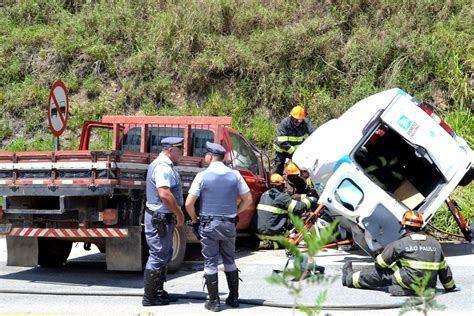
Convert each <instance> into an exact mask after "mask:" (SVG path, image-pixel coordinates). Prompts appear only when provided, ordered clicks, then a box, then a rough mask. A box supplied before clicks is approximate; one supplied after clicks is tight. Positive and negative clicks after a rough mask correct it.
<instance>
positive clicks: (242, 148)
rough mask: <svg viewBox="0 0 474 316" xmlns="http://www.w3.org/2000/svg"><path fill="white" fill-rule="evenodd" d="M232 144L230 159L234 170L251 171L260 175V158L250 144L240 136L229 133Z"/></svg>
mask: <svg viewBox="0 0 474 316" xmlns="http://www.w3.org/2000/svg"><path fill="white" fill-rule="evenodd" d="M229 138H230V142H231V144H232V149H233V150H232V152H231V153H230V159H231V160H232V165H233V166H234V168H241V169H247V170H250V171H251V172H252V173H253V174H255V175H260V172H259V171H260V170H259V164H258V158H257V155H256V154H255V152H254V151H253V149H252V148H251V147H250V145H249V144H247V142H246V141H245V140H244V139H243V138H242V137H241V136H240V135H238V134H234V133H229Z"/></svg>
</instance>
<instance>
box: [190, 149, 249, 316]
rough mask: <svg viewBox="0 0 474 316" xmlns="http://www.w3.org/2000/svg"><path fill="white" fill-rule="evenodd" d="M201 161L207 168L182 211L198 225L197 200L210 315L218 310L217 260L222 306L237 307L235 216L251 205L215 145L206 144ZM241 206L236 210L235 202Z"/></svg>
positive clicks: (236, 175)
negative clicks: (224, 293)
mask: <svg viewBox="0 0 474 316" xmlns="http://www.w3.org/2000/svg"><path fill="white" fill-rule="evenodd" d="M206 150H207V153H206V155H205V158H204V159H205V161H206V162H208V163H209V167H208V168H207V169H206V170H204V171H202V172H200V173H198V174H197V175H196V177H195V178H194V181H193V183H192V184H191V187H190V188H189V192H188V197H187V198H186V210H187V212H188V214H189V216H190V217H191V221H192V222H193V223H196V222H197V221H198V218H197V215H196V210H195V206H194V204H195V203H196V200H197V199H198V197H200V203H201V208H200V217H199V221H200V225H199V235H200V237H201V239H200V242H201V253H202V256H203V257H204V279H205V282H206V283H205V284H206V286H207V291H208V294H209V300H208V301H206V303H205V305H204V307H205V308H206V309H208V310H210V311H213V312H218V311H220V310H221V305H220V299H219V287H218V277H217V264H218V260H219V256H221V257H222V261H223V263H224V271H225V276H226V278H227V285H228V286H229V296H228V297H227V299H226V300H225V303H226V304H227V305H229V306H231V307H238V306H239V274H238V270H237V266H236V265H235V237H236V235H237V232H236V224H237V223H236V220H237V218H238V217H237V215H238V214H239V213H241V212H243V211H244V210H245V209H248V208H249V207H250V205H251V204H252V195H251V193H250V190H249V187H248V186H247V183H246V182H245V180H244V179H243V178H242V176H241V175H240V173H239V172H238V171H236V170H232V169H230V168H229V167H227V166H226V165H224V163H223V162H222V161H223V159H224V156H225V154H226V150H225V148H224V147H222V146H221V145H219V144H214V143H210V142H207V143H206ZM238 197H240V199H241V200H242V202H241V203H240V204H239V205H238V206H237V198H238Z"/></svg>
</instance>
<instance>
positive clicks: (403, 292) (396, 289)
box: [388, 284, 415, 296]
mask: <svg viewBox="0 0 474 316" xmlns="http://www.w3.org/2000/svg"><path fill="white" fill-rule="evenodd" d="M388 292H389V293H390V294H392V296H414V295H415V292H413V291H412V290H409V289H405V288H403V287H401V286H400V285H396V284H394V285H390V286H389V287H388Z"/></svg>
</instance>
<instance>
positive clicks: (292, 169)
mask: <svg viewBox="0 0 474 316" xmlns="http://www.w3.org/2000/svg"><path fill="white" fill-rule="evenodd" d="M285 174H286V175H287V176H291V175H297V174H300V168H298V166H296V165H295V164H294V163H292V162H290V163H288V164H287V165H286V167H285Z"/></svg>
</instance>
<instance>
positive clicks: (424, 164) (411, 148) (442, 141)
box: [293, 89, 474, 255]
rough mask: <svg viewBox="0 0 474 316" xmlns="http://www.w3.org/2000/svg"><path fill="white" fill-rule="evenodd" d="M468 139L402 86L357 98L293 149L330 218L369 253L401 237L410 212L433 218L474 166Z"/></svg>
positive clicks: (294, 159)
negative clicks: (463, 137)
mask: <svg viewBox="0 0 474 316" xmlns="http://www.w3.org/2000/svg"><path fill="white" fill-rule="evenodd" d="M473 157H474V156H473V152H472V150H471V149H470V148H469V146H468V145H467V143H466V142H465V141H464V139H462V138H461V137H459V136H458V135H456V133H455V132H454V131H453V130H451V128H450V127H449V126H448V125H447V124H446V123H445V122H444V121H442V120H440V119H439V117H437V116H436V115H435V114H434V113H433V111H432V110H431V108H430V107H429V106H427V105H425V104H421V103H418V102H417V101H416V100H415V99H414V98H412V97H411V96H410V95H408V94H407V93H406V92H405V91H403V90H401V89H391V90H388V91H384V92H380V93H378V94H375V95H373V96H370V97H368V98H366V99H363V100H362V101H360V102H358V103H356V104H355V105H354V106H352V107H351V108H350V109H349V110H348V111H346V112H345V113H344V114H343V115H342V116H341V117H339V118H338V119H333V120H331V121H329V122H327V123H325V124H323V125H322V126H320V127H319V128H318V129H317V130H316V131H315V132H314V133H313V134H312V135H311V136H310V137H309V138H308V139H307V140H306V141H305V142H304V143H303V144H302V145H301V146H300V147H299V148H298V149H297V151H296V152H295V153H294V155H293V161H294V162H295V163H296V164H297V165H298V166H299V167H300V168H301V169H304V170H307V171H308V172H309V174H310V176H311V178H312V180H313V183H314V186H315V189H316V191H317V192H318V194H319V196H320V198H319V203H320V204H323V205H324V206H326V208H327V212H328V214H329V215H330V216H332V217H334V218H337V219H339V221H340V224H341V226H342V227H344V228H346V229H347V230H349V231H350V232H351V233H352V235H353V238H354V241H355V242H356V243H357V244H358V245H359V246H360V247H361V248H362V249H363V250H365V251H366V252H367V253H369V254H372V255H374V254H375V253H377V252H379V251H381V250H382V249H383V248H384V247H385V246H386V245H387V244H389V243H390V242H392V241H393V240H396V239H398V238H399V237H400V235H401V234H402V228H401V224H400V222H401V218H402V216H403V214H404V213H405V212H406V211H407V210H409V209H415V210H417V211H419V212H420V213H421V214H422V216H423V218H424V221H425V225H426V224H427V223H428V222H429V221H430V219H431V218H432V216H433V215H434V213H435V212H436V211H437V210H438V208H439V207H440V205H441V204H442V203H443V202H444V201H445V200H446V199H447V198H448V196H449V194H450V193H451V192H452V191H453V190H454V189H455V188H456V186H457V185H458V184H459V182H460V181H461V180H462V179H463V177H464V175H465V174H466V173H467V172H468V171H469V170H470V169H471V165H472V163H473Z"/></svg>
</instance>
